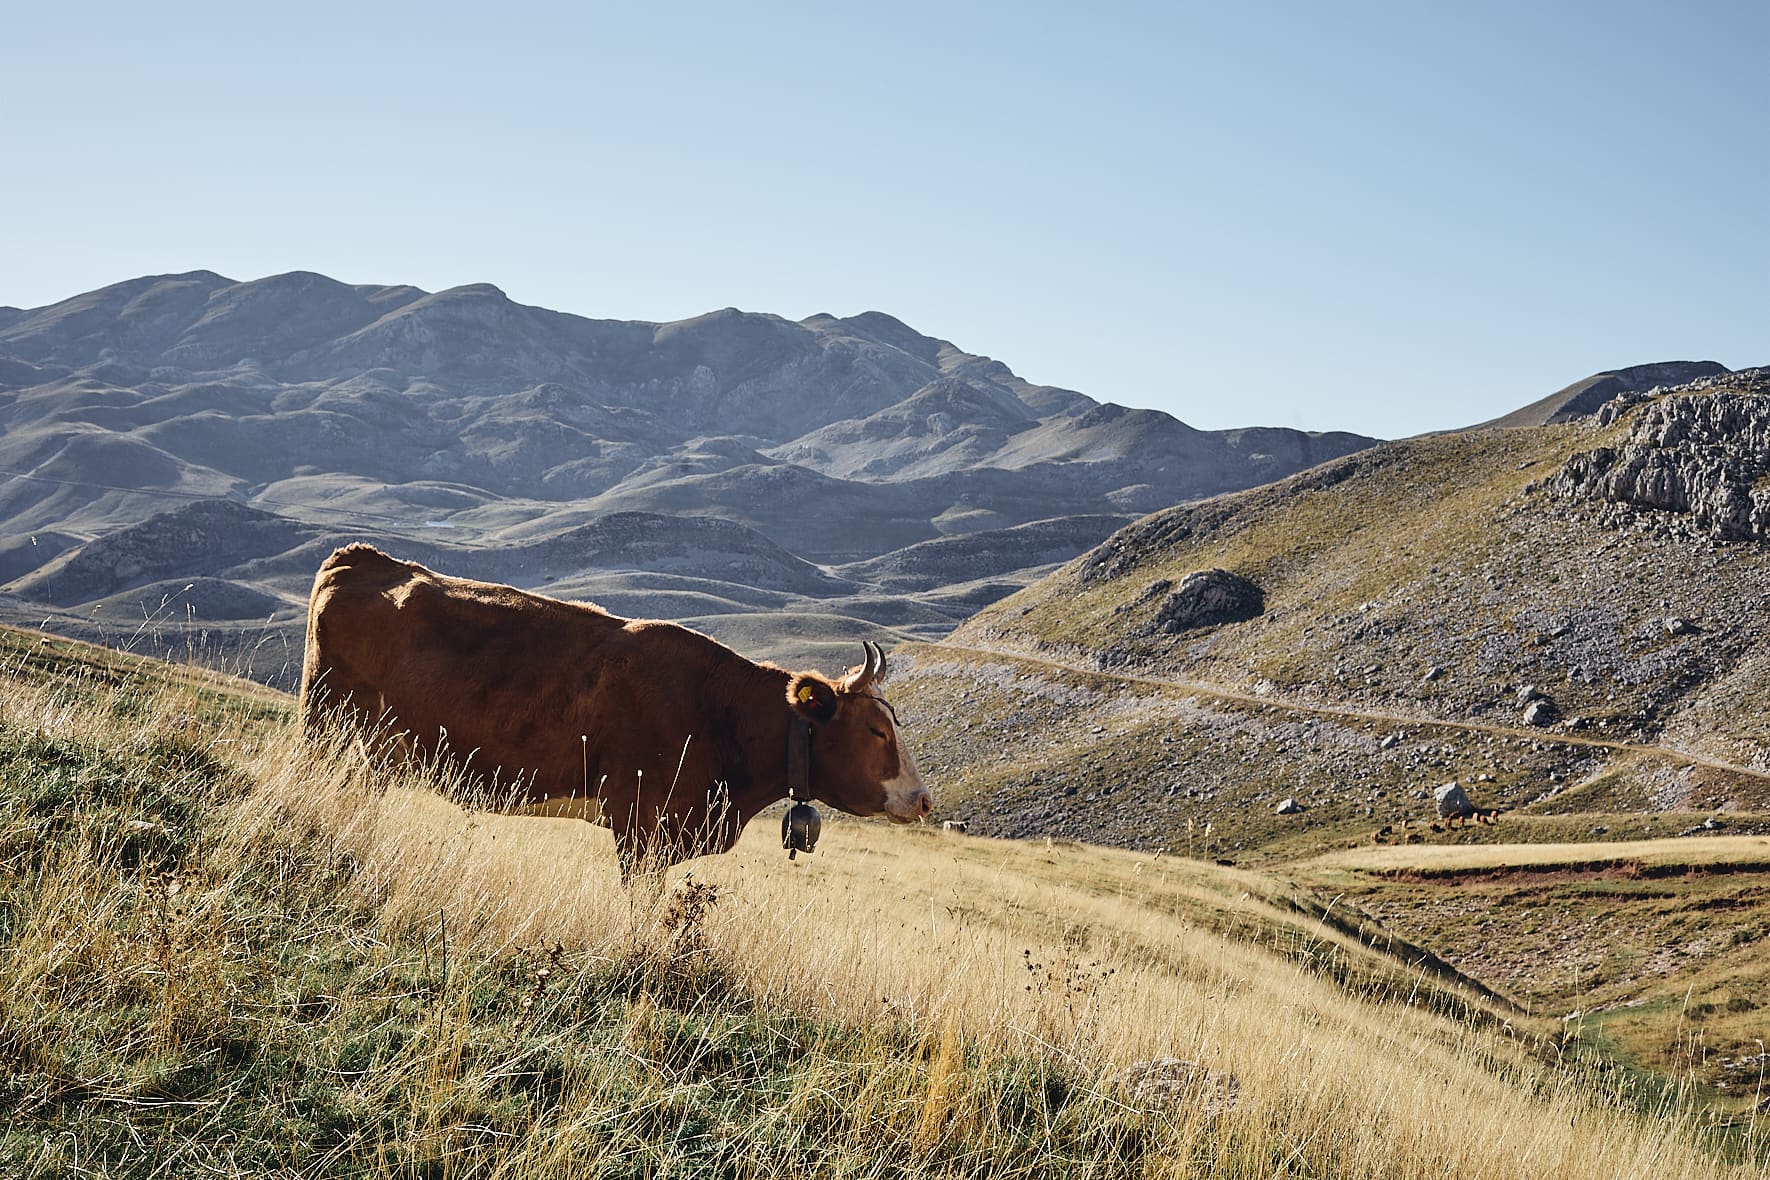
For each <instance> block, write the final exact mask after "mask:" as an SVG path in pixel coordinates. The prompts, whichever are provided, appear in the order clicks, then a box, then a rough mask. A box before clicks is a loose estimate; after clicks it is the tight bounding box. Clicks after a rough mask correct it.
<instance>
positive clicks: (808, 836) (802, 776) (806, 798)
mask: <svg viewBox="0 0 1770 1180" xmlns="http://www.w3.org/2000/svg"><path fill="white" fill-rule="evenodd" d="M787 798H788V799H790V800H792V806H790V807H788V808H787V810H786V814H784V815H782V816H781V847H782V848H785V849H786V850H787V859H788V860H792V859H794V858H795V857H797V856H798V855H799V854H800V853H801V852H810V851H812V850H813V849H815V848H816V847H817V837H818V833H819V832H820V831H822V830H823V821H822V820H821V819H820V818H819V817H818V814H817V808H815V807H813V806H812V805H811V723H810V722H808V721H806V720H805V718H803V717H800V716H799V715H798V714H794V715H793V716H792V717H791V718H790V719H789V720H788V722H787Z"/></svg>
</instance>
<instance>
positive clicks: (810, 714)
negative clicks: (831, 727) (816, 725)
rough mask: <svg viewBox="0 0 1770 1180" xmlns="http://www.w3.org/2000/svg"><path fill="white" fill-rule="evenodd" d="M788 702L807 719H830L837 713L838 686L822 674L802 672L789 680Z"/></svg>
mask: <svg viewBox="0 0 1770 1180" xmlns="http://www.w3.org/2000/svg"><path fill="white" fill-rule="evenodd" d="M787 704H789V705H791V706H792V707H793V712H795V713H797V714H799V716H801V717H803V718H805V719H806V720H807V721H828V720H829V719H830V718H832V717H834V716H835V715H836V687H835V685H833V684H831V683H830V682H829V681H827V680H825V679H824V678H823V677H821V676H814V675H812V674H811V673H809V672H801V673H799V674H798V675H797V676H795V677H793V678H792V679H791V680H789V681H787Z"/></svg>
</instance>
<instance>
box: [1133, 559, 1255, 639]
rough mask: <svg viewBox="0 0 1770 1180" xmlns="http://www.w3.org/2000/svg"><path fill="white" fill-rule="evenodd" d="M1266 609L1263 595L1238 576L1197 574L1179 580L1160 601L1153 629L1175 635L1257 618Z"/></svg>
mask: <svg viewBox="0 0 1770 1180" xmlns="http://www.w3.org/2000/svg"><path fill="white" fill-rule="evenodd" d="M1265 609H1266V593H1265V591H1263V590H1261V589H1260V587H1258V586H1256V585H1254V583H1252V582H1250V581H1248V580H1247V579H1246V578H1244V577H1242V576H1241V575H1240V574H1232V573H1230V572H1229V571H1228V570H1219V569H1210V570H1199V571H1197V572H1196V573H1190V574H1187V575H1186V577H1184V578H1182V579H1181V580H1180V586H1179V588H1178V589H1176V590H1175V591H1174V592H1173V593H1171V594H1169V595H1168V596H1167V597H1166V598H1164V599H1162V604H1161V606H1160V608H1158V609H1157V611H1156V615H1155V629H1156V630H1158V631H1166V632H1167V633H1168V634H1170V635H1177V634H1179V633H1181V632H1183V631H1192V630H1195V629H1197V628H1199V627H1211V626H1216V625H1217V624H1219V623H1239V622H1242V621H1244V620H1246V619H1253V618H1258V617H1259V616H1260V614H1261V612H1263V611H1264V610H1265Z"/></svg>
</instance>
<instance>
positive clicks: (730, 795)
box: [301, 545, 933, 876]
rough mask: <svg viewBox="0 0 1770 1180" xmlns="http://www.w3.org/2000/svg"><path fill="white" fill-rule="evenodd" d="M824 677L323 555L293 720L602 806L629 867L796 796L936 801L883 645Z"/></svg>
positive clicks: (874, 805) (628, 624)
mask: <svg viewBox="0 0 1770 1180" xmlns="http://www.w3.org/2000/svg"><path fill="white" fill-rule="evenodd" d="M863 646H864V647H865V650H866V662H865V664H864V665H862V666H860V667H858V668H855V669H853V670H851V671H850V672H849V673H848V675H846V676H845V677H843V678H841V679H839V680H836V679H829V678H826V677H824V676H820V675H818V674H817V673H815V672H788V671H785V670H783V669H781V668H776V667H773V666H771V665H769V664H758V663H754V662H752V661H750V660H748V659H745V658H744V657H743V656H740V655H738V654H737V653H736V652H734V651H732V650H731V649H730V648H727V647H725V646H724V645H722V644H720V643H717V642H715V641H714V640H712V639H709V638H708V637H707V636H705V635H702V634H699V633H698V632H695V631H690V630H688V629H687V628H684V627H679V626H676V625H675V624H673V623H662V622H645V621H630V620H627V619H622V618H617V617H616V616H614V615H611V614H609V613H608V612H606V611H604V610H602V609H600V608H598V607H595V606H592V605H589V604H587V603H573V602H563V601H561V600H559V599H556V598H546V597H543V596H541V595H538V594H530V593H527V592H525V591H522V590H518V589H515V588H513V587H510V586H498V585H493V584H490V583H486V582H474V581H468V580H466V579H462V578H451V577H446V576H444V575H442V574H437V573H433V572H431V571H430V570H427V569H425V568H424V567H423V566H420V565H415V564H413V563H411V562H406V561H399V560H396V559H395V558H392V557H389V556H387V555H386V554H385V553H382V552H381V551H380V550H378V549H375V548H373V547H372V546H369V545H351V546H348V547H346V548H343V549H340V550H338V551H337V552H335V553H333V554H332V555H331V556H330V557H328V558H327V559H326V560H325V562H324V563H323V564H322V565H321V566H320V569H319V573H318V575H317V576H316V577H315V578H314V584H313V595H312V598H311V599H310V601H309V604H308V617H307V651H306V657H305V661H304V664H303V667H302V672H301V717H302V723H303V726H304V728H305V729H306V730H307V732H308V733H309V734H310V735H314V734H317V733H319V732H322V731H323V730H324V728H325V726H326V725H327V723H328V722H330V721H332V720H334V719H342V720H343V721H345V722H346V723H349V724H351V725H353V726H355V727H357V728H358V729H359V731H363V732H367V733H369V734H372V735H378V736H379V739H380V740H377V741H375V742H374V746H375V748H376V749H377V750H378V751H384V750H386V751H392V752H395V753H398V754H403V755H407V756H413V755H416V756H419V757H424V758H440V759H443V760H445V761H447V762H449V763H451V764H452V765H454V766H457V767H460V768H464V769H468V770H470V772H471V774H472V775H473V777H474V779H475V780H476V781H477V782H480V783H485V784H495V785H496V786H497V787H498V788H499V789H500V790H502V791H505V792H507V794H506V795H505V796H503V797H502V804H503V805H505V806H509V807H511V808H512V809H516V810H524V811H534V812H540V813H543V814H547V813H552V814H580V815H583V816H584V817H585V818H595V816H596V814H597V813H598V812H600V814H601V815H602V816H603V817H605V818H606V820H607V822H608V823H609V825H610V826H611V827H612V828H613V829H614V835H615V845H616V848H617V849H618V851H619V853H620V861H621V871H622V874H623V876H626V875H630V874H631V873H632V872H633V870H634V869H635V867H636V866H637V865H638V864H639V863H640V862H641V860H642V858H655V861H656V862H657V863H662V864H670V863H674V862H676V861H678V860H682V859H685V858H686V857H689V856H696V855H701V854H703V853H707V852H723V851H725V850H726V849H729V848H730V847H731V846H732V845H733V844H734V843H736V841H737V838H738V835H739V833H740V832H741V831H742V830H743V826H744V824H745V822H746V821H748V820H749V819H750V818H751V817H752V816H754V815H755V814H756V813H757V812H759V811H760V810H762V809H763V808H764V807H766V806H768V805H769V804H770V803H773V802H775V801H776V800H779V799H783V798H785V797H786V796H787V785H788V763H789V759H790V755H789V745H794V746H796V753H795V754H794V755H792V756H791V760H792V761H794V762H795V763H797V764H798V767H799V768H796V770H795V773H796V775H797V776H798V777H800V778H802V779H803V780H804V783H803V785H801V786H800V787H799V788H798V790H799V791H801V792H808V793H809V794H811V795H812V796H814V797H816V798H818V799H821V800H823V801H824V802H827V803H829V804H830V805H832V806H834V807H837V808H840V809H841V810H843V811H847V812H850V813H852V814H855V815H880V814H883V815H886V816H889V817H890V818H891V819H893V820H895V821H897V822H899V823H912V822H914V821H917V820H920V819H922V818H923V817H925V816H927V814H928V813H929V811H931V810H932V808H933V802H932V799H931V797H930V795H929V792H928V788H927V787H925V786H924V785H923V784H922V779H921V776H920V774H919V773H918V772H917V770H916V764H915V760H914V759H912V758H911V757H910V752H909V750H908V749H907V748H906V747H905V745H904V742H903V737H902V735H901V733H900V732H899V729H898V726H897V720H896V716H895V714H894V713H893V712H892V709H891V706H890V704H889V703H887V702H886V700H885V698H884V697H883V696H882V695H881V694H880V685H881V683H882V682H883V681H884V679H885V672H886V669H885V656H884V653H883V652H881V651H880V650H879V648H878V647H877V645H875V644H872V643H868V644H865V645H863Z"/></svg>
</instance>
